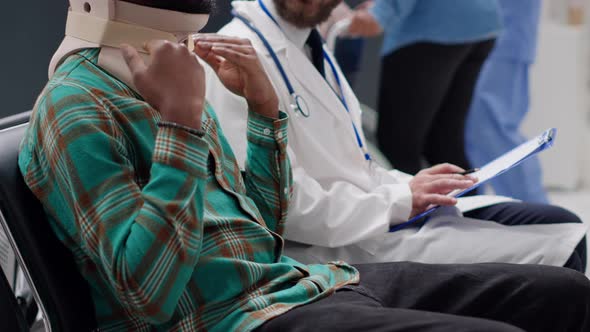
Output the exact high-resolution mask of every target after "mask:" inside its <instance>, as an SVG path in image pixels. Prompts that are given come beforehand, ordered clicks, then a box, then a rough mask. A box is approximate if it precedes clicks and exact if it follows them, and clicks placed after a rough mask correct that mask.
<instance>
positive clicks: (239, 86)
mask: <svg viewBox="0 0 590 332" xmlns="http://www.w3.org/2000/svg"><path fill="white" fill-rule="evenodd" d="M195 53H196V54H197V55H198V56H199V57H200V58H202V59H203V60H205V62H207V63H208V64H209V65H210V66H211V68H213V70H214V71H215V73H216V74H217V76H218V77H219V79H220V80H221V82H222V83H223V85H225V87H226V88H228V89H229V90H230V91H231V92H233V93H235V94H237V95H239V96H242V97H244V98H246V101H247V102H248V107H250V109H251V110H252V111H254V112H256V113H258V114H261V115H264V116H266V117H270V118H278V117H279V111H278V109H279V100H278V97H277V95H276V93H275V90H274V87H273V86H272V84H271V83H270V80H269V79H268V76H267V75H266V72H265V71H264V68H262V64H261V63H260V60H259V59H258V55H257V53H256V50H255V49H254V47H253V46H252V43H251V42H250V41H249V40H247V39H242V38H235V37H229V36H221V35H216V34H201V35H198V36H196V37H195Z"/></svg>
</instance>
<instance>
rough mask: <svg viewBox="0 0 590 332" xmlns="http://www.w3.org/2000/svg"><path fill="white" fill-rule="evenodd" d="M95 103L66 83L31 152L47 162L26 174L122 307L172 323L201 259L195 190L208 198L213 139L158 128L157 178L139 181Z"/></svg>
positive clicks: (49, 100) (52, 96) (50, 101)
mask: <svg viewBox="0 0 590 332" xmlns="http://www.w3.org/2000/svg"><path fill="white" fill-rule="evenodd" d="M97 100H99V99H98V98H97V97H95V96H92V95H91V94H90V93H89V92H87V91H86V90H81V89H78V88H73V87H72V88H68V87H63V86H62V87H60V88H59V93H49V94H48V95H47V96H46V100H45V103H46V105H47V106H45V108H46V109H45V110H43V108H44V106H43V104H41V105H39V106H38V107H39V109H41V110H40V113H42V114H45V115H44V116H43V118H42V119H39V121H40V122H41V123H40V124H39V126H40V127H39V128H37V131H38V132H39V135H41V136H40V138H38V141H37V142H34V143H35V144H34V145H35V146H36V148H34V151H35V156H32V157H31V158H38V159H37V160H36V162H35V163H33V164H34V165H39V166H36V167H37V168H36V169H27V170H26V172H25V174H24V175H25V178H28V180H27V182H28V183H30V184H31V183H33V184H34V183H36V184H38V187H35V185H33V186H31V187H32V188H31V189H32V190H33V191H34V192H35V193H36V195H37V197H40V198H41V200H42V201H43V202H44V205H45V206H46V207H49V209H51V207H56V208H55V210H56V211H60V212H59V215H53V216H52V217H53V218H54V219H55V220H56V221H57V222H58V223H59V225H58V227H59V228H61V229H62V231H63V232H65V233H66V234H68V237H72V238H74V239H76V241H78V242H79V243H80V244H81V246H82V248H83V249H84V251H85V253H86V254H87V255H88V256H89V257H90V259H91V260H93V261H94V262H95V264H96V265H97V266H99V267H100V269H101V271H97V272H98V273H100V274H103V275H104V277H105V278H106V279H108V280H109V282H110V284H111V286H112V288H113V290H114V291H115V292H116V293H117V294H118V298H119V299H120V301H121V304H122V305H123V306H124V307H125V308H126V309H127V310H129V311H130V312H131V313H133V314H134V315H137V316H139V317H142V318H143V319H145V320H146V321H147V322H150V323H153V324H160V323H164V322H166V321H168V320H169V319H170V317H171V316H172V315H173V312H174V310H175V308H176V306H177V304H178V301H179V298H180V297H181V294H182V291H183V290H184V289H185V287H180V286H179V285H186V284H187V283H188V282H189V279H190V278H191V276H192V274H193V272H194V268H195V266H196V264H197V261H198V259H199V254H200V250H201V244H202V233H203V224H202V218H203V202H202V199H195V197H199V196H202V195H203V190H204V186H205V181H206V175H207V173H206V171H207V168H206V167H207V157H208V144H207V143H206V142H205V141H204V140H201V139H200V138H198V137H197V136H194V135H192V134H190V133H188V132H186V131H183V130H181V129H175V128H161V129H159V131H158V133H157V138H156V144H155V150H154V151H153V164H152V168H151V170H150V172H151V177H150V180H149V182H148V183H147V184H145V186H142V187H140V186H139V185H138V184H137V183H136V181H134V167H133V160H132V159H133V152H132V151H129V148H128V147H126V146H125V144H124V143H123V140H122V139H121V138H122V135H123V134H122V132H121V130H120V129H118V127H117V125H115V123H114V121H113V120H112V118H111V114H110V113H109V112H108V111H106V110H105V109H103V108H102V107H101V106H100V104H99V103H98V102H97ZM56 110H57V111H56ZM40 174H43V175H40ZM41 176H43V177H45V179H43V181H40V180H39V179H40V177H41ZM57 207H59V208H57ZM48 213H49V214H50V215H51V214H52V211H48ZM53 214H56V212H55V211H54V213H53Z"/></svg>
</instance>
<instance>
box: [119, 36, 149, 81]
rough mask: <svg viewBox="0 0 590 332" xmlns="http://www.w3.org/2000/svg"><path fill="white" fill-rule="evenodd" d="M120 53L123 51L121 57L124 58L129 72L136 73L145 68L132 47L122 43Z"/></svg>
mask: <svg viewBox="0 0 590 332" xmlns="http://www.w3.org/2000/svg"><path fill="white" fill-rule="evenodd" d="M121 53H123V58H124V59H125V62H126V63H127V67H129V70H130V71H131V74H133V75H136V74H137V73H140V72H143V71H144V70H145V69H146V65H145V62H143V59H142V58H141V56H140V55H139V53H138V52H137V50H136V49H135V48H134V47H132V46H130V45H127V44H123V45H121Z"/></svg>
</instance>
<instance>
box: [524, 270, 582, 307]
mask: <svg viewBox="0 0 590 332" xmlns="http://www.w3.org/2000/svg"><path fill="white" fill-rule="evenodd" d="M536 269H538V271H537V273H536V276H535V277H534V278H529V280H530V281H531V286H532V288H533V291H534V292H536V293H538V294H539V295H540V296H541V297H542V298H544V299H546V301H547V302H550V303H552V304H553V305H555V306H559V305H568V306H579V305H585V306H590V280H588V278H587V277H586V276H585V275H584V274H582V273H580V272H577V271H574V270H572V269H567V268H560V267H552V266H536Z"/></svg>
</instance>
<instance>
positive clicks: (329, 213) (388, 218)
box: [285, 166, 412, 248]
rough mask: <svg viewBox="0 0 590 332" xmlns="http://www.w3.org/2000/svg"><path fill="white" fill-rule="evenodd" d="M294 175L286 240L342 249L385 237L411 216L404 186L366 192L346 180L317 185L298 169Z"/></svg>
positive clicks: (407, 190) (410, 193) (388, 186)
mask: <svg viewBox="0 0 590 332" xmlns="http://www.w3.org/2000/svg"><path fill="white" fill-rule="evenodd" d="M293 173H294V184H293V186H294V195H293V198H292V199H291V204H290V207H289V217H288V220H287V224H286V229H285V238H286V239H287V240H292V241H296V242H301V243H306V244H311V245H318V246H322V247H332V248H334V247H341V246H346V245H350V244H354V243H358V242H359V241H362V240H366V239H369V238H372V237H375V236H378V235H381V234H384V233H386V232H387V231H388V230H389V227H390V226H391V225H395V224H399V223H401V222H404V221H407V220H408V218H409V216H410V212H411V210H412V192H411V191H410V188H409V186H408V184H406V183H399V184H384V185H380V186H378V187H376V188H374V189H373V190H371V191H365V190H363V189H361V188H359V187H357V186H356V185H354V184H353V183H350V182H347V181H321V182H322V183H321V184H320V181H317V180H316V179H314V178H312V177H311V176H309V175H308V174H307V173H306V172H305V170H303V169H302V168H300V167H297V166H295V168H294V170H293Z"/></svg>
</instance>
